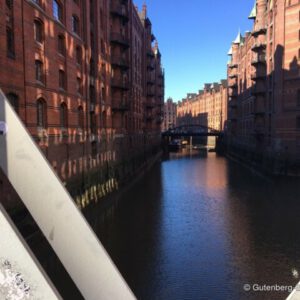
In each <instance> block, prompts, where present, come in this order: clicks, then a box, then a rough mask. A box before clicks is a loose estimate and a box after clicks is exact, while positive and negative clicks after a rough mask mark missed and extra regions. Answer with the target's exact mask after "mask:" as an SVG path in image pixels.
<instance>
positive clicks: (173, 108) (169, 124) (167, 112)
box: [162, 98, 177, 132]
mask: <svg viewBox="0 0 300 300" xmlns="http://www.w3.org/2000/svg"><path fill="white" fill-rule="evenodd" d="M176 125H177V103H175V102H173V99H172V98H169V99H168V100H167V102H166V103H165V105H164V121H163V124H162V132H164V131H167V130H169V129H172V128H175V127H176Z"/></svg>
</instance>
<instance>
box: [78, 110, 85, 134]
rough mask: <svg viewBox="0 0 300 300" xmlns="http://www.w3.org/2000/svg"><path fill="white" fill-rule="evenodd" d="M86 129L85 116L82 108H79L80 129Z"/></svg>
mask: <svg viewBox="0 0 300 300" xmlns="http://www.w3.org/2000/svg"><path fill="white" fill-rule="evenodd" d="M83 127H84V114H83V108H82V106H79V107H78V128H79V129H83Z"/></svg>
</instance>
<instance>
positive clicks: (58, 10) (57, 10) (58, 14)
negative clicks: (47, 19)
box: [52, 0, 63, 22]
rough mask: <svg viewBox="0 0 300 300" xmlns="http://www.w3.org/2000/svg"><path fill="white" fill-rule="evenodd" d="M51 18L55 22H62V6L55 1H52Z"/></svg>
mask: <svg viewBox="0 0 300 300" xmlns="http://www.w3.org/2000/svg"><path fill="white" fill-rule="evenodd" d="M52 9H53V17H54V19H55V20H57V21H60V22H62V21H63V7H62V4H61V3H60V2H59V1H57V0H53V6H52Z"/></svg>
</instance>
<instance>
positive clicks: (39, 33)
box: [33, 16, 82, 65]
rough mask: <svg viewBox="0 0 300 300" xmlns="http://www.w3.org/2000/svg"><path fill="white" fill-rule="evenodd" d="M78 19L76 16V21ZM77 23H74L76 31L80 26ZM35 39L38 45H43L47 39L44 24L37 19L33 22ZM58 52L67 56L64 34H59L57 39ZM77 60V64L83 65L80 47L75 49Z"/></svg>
mask: <svg viewBox="0 0 300 300" xmlns="http://www.w3.org/2000/svg"><path fill="white" fill-rule="evenodd" d="M76 18H77V17H75V16H74V19H76ZM76 24H77V21H74V26H75V29H76V28H77V27H78V26H79V25H78V24H77V25H76ZM33 31H34V39H35V41H36V42H37V43H39V44H42V43H43V42H44V39H45V34H44V23H43V22H42V21H41V20H40V19H35V20H34V22H33ZM57 51H58V53H59V54H60V55H63V56H65V55H66V39H65V36H64V35H63V34H59V35H58V37H57ZM75 59H76V63H77V64H79V65H81V64H82V49H81V47H80V46H77V47H76V48H75Z"/></svg>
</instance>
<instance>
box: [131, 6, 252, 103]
mask: <svg viewBox="0 0 300 300" xmlns="http://www.w3.org/2000/svg"><path fill="white" fill-rule="evenodd" d="M134 3H135V4H137V5H138V7H139V9H141V7H142V4H143V3H144V0H134ZM146 4H147V7H148V16H149V17H150V19H151V20H152V24H153V32H154V34H155V36H156V37H157V40H158V42H159V46H160V50H161V53H162V59H163V65H164V68H165V71H166V93H165V97H166V98H167V97H172V98H173V99H174V100H176V101H177V100H181V99H182V98H183V97H185V95H186V94H187V93H190V92H197V91H198V90H199V89H201V88H202V87H203V84H204V83H206V82H207V83H209V82H216V81H219V80H220V79H222V78H225V77H226V63H227V60H228V57H227V52H228V50H229V47H230V44H231V42H232V41H233V40H234V39H235V37H236V35H237V32H238V30H239V29H241V31H242V33H243V32H244V31H246V30H250V29H251V28H252V23H253V22H252V21H251V20H248V18H247V17H248V15H249V14H250V11H251V9H252V7H253V4H254V0H242V1H241V0H230V1H224V0H214V1H213V0H187V1H182V0H147V1H146Z"/></svg>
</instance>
